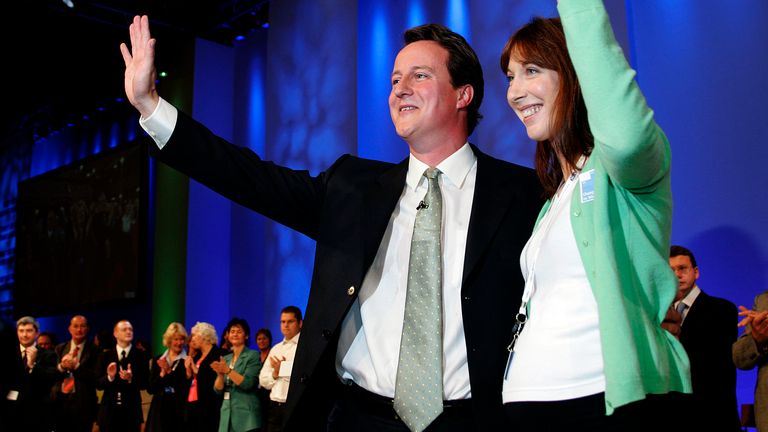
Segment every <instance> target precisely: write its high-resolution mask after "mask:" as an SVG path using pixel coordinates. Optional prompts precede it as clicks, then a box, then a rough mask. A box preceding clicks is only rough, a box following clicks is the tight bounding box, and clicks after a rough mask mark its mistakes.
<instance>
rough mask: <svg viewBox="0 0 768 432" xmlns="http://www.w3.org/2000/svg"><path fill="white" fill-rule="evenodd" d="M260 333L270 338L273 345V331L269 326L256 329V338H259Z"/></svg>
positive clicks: (270, 343)
mask: <svg viewBox="0 0 768 432" xmlns="http://www.w3.org/2000/svg"><path fill="white" fill-rule="evenodd" d="M260 334H263V335H264V336H266V337H267V339H269V345H270V346H272V332H271V331H269V329H268V328H260V329H258V330H256V338H258V337H259V335H260ZM256 338H254V339H256Z"/></svg>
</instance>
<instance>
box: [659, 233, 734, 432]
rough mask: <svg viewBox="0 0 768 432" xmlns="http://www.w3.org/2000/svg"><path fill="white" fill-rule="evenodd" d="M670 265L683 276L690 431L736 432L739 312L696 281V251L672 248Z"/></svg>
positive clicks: (680, 300)
mask: <svg viewBox="0 0 768 432" xmlns="http://www.w3.org/2000/svg"><path fill="white" fill-rule="evenodd" d="M669 265H670V267H672V270H673V271H674V272H675V275H676V276H677V280H678V283H679V285H678V292H677V296H676V297H675V302H674V303H673V305H674V307H675V309H676V310H677V311H678V312H679V313H680V315H681V316H682V324H681V328H680V335H679V338H680V342H681V343H682V344H683V346H684V347H685V351H686V353H688V358H689V359H690V361H691V381H692V384H693V396H692V398H691V400H690V401H691V403H692V404H693V405H692V406H691V409H690V411H689V412H690V416H689V417H687V418H685V419H684V420H681V422H684V423H685V424H686V426H690V427H691V430H717V431H737V430H739V429H740V422H739V416H738V411H737V405H736V366H735V365H734V363H733V360H732V356H731V347H732V345H733V343H734V342H735V341H736V337H737V336H738V328H737V326H736V324H737V322H738V313H737V311H736V306H735V305H734V304H733V303H731V302H730V301H728V300H725V299H722V298H718V297H713V296H710V295H708V294H706V293H705V292H704V291H702V290H701V289H700V288H699V286H698V285H697V284H696V280H698V279H699V267H698V266H697V264H696V258H695V257H694V256H693V252H691V251H690V250H688V249H687V248H685V247H682V246H672V247H671V248H670V253H669Z"/></svg>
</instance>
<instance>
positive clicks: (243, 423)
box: [217, 347, 262, 432]
mask: <svg viewBox="0 0 768 432" xmlns="http://www.w3.org/2000/svg"><path fill="white" fill-rule="evenodd" d="M224 361H226V362H227V364H229V363H230V362H231V361H232V354H231V353H230V354H227V355H225V356H224ZM232 369H234V371H235V372H237V373H239V374H240V375H242V376H244V377H245V379H244V380H243V382H242V383H241V384H240V385H239V386H237V385H234V383H232V381H231V380H225V384H224V390H223V391H217V393H222V392H229V400H227V399H225V400H223V401H222V403H221V418H220V420H219V432H246V431H250V430H253V429H258V428H260V427H261V423H262V421H261V405H260V404H259V396H258V394H257V392H256V390H257V389H258V387H259V372H260V371H261V359H260V357H259V352H258V351H253V350H251V349H248V347H245V348H243V352H241V353H240V357H238V358H237V363H235V367H233V368H232Z"/></svg>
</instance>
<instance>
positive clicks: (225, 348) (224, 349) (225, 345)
mask: <svg viewBox="0 0 768 432" xmlns="http://www.w3.org/2000/svg"><path fill="white" fill-rule="evenodd" d="M228 335H229V327H225V328H224V331H223V332H221V338H219V342H220V343H219V349H220V350H221V355H224V354H227V353H229V352H231V351H232V346H231V345H230V343H229V340H228V339H227V336H228Z"/></svg>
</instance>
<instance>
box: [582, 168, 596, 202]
mask: <svg viewBox="0 0 768 432" xmlns="http://www.w3.org/2000/svg"><path fill="white" fill-rule="evenodd" d="M579 188H580V189H581V203H582V204H583V203H588V202H592V201H594V200H595V170H594V168H593V169H591V170H589V171H587V172H583V173H581V174H579Z"/></svg>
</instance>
